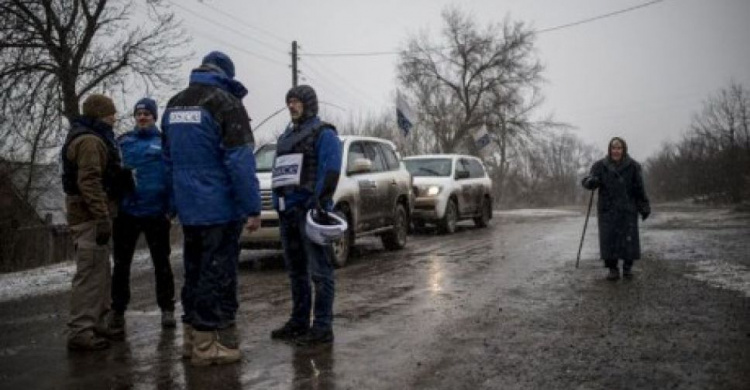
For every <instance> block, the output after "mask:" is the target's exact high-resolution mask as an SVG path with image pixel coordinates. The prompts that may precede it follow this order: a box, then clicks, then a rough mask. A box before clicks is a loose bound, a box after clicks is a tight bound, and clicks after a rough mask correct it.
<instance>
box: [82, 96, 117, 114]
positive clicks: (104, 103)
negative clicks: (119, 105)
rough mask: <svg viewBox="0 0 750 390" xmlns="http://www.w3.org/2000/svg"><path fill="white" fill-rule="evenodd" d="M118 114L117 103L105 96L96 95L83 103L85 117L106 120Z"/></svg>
mask: <svg viewBox="0 0 750 390" xmlns="http://www.w3.org/2000/svg"><path fill="white" fill-rule="evenodd" d="M116 113H117V109H115V103H114V102H113V101H112V99H110V98H108V97H106V96H104V95H100V94H97V93H94V94H91V95H89V97H87V98H86V100H84V101H83V116H87V117H90V118H104V117H107V116H110V115H114V114H116Z"/></svg>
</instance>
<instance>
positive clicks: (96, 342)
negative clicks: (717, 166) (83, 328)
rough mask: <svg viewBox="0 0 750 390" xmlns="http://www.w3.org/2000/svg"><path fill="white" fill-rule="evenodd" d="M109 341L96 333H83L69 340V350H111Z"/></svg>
mask: <svg viewBox="0 0 750 390" xmlns="http://www.w3.org/2000/svg"><path fill="white" fill-rule="evenodd" d="M109 346H110V343H109V341H107V339H105V338H103V337H101V336H97V335H96V334H95V333H94V332H91V331H89V332H82V333H79V334H77V335H75V336H74V337H72V338H69V339H68V349H69V350H71V351H98V350H102V349H107V348H109Z"/></svg>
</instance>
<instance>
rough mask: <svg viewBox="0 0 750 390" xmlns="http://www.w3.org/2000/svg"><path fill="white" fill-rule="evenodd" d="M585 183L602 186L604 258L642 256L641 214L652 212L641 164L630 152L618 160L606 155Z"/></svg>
mask: <svg viewBox="0 0 750 390" xmlns="http://www.w3.org/2000/svg"><path fill="white" fill-rule="evenodd" d="M582 184H583V186H584V187H585V188H587V189H589V190H594V189H597V188H598V189H599V197H598V202H597V216H598V221H599V250H600V252H601V257H602V259H605V260H617V259H623V260H637V259H639V258H640V257H641V242H640V238H639V236H638V214H639V213H640V214H641V215H642V216H644V215H645V216H648V214H650V213H651V206H650V204H649V201H648V197H647V196H646V191H645V189H644V187H643V174H642V173H641V165H640V164H638V162H636V161H635V160H633V159H631V158H630V157H628V156H627V155H626V156H624V157H623V159H622V161H621V162H620V163H619V164H615V162H614V161H612V160H611V159H610V158H609V157H605V158H603V159H601V160H599V161H597V162H596V163H594V165H593V166H592V167H591V171H590V173H589V176H587V177H586V178H584V179H583V182H582Z"/></svg>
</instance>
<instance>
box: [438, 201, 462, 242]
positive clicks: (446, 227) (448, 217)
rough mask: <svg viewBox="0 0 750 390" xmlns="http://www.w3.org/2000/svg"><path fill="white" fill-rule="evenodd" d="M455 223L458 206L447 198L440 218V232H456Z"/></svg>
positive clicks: (456, 221)
mask: <svg viewBox="0 0 750 390" xmlns="http://www.w3.org/2000/svg"><path fill="white" fill-rule="evenodd" d="M456 223H458V206H456V201H455V200H453V199H450V200H448V204H446V205H445V215H443V219H442V220H440V224H439V227H440V232H441V233H443V234H453V233H455V232H456Z"/></svg>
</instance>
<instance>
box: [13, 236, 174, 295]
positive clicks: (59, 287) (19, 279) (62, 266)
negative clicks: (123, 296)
mask: <svg viewBox="0 0 750 390" xmlns="http://www.w3.org/2000/svg"><path fill="white" fill-rule="evenodd" d="M174 254H175V253H174V252H173V253H172V255H174ZM147 267H151V257H150V256H149V253H148V250H147V249H143V250H139V251H137V252H136V253H135V256H133V265H132V271H137V270H141V269H145V268H147ZM75 272H76V267H75V263H74V262H72V261H67V262H64V263H59V264H51V265H48V266H44V267H38V268H34V269H30V270H25V271H19V272H12V273H7V274H0V302H7V301H12V300H16V299H21V298H26V297H32V296H37V295H45V294H52V293H57V292H61V291H65V290H69V289H70V285H71V281H72V280H73V276H74V275H75Z"/></svg>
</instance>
